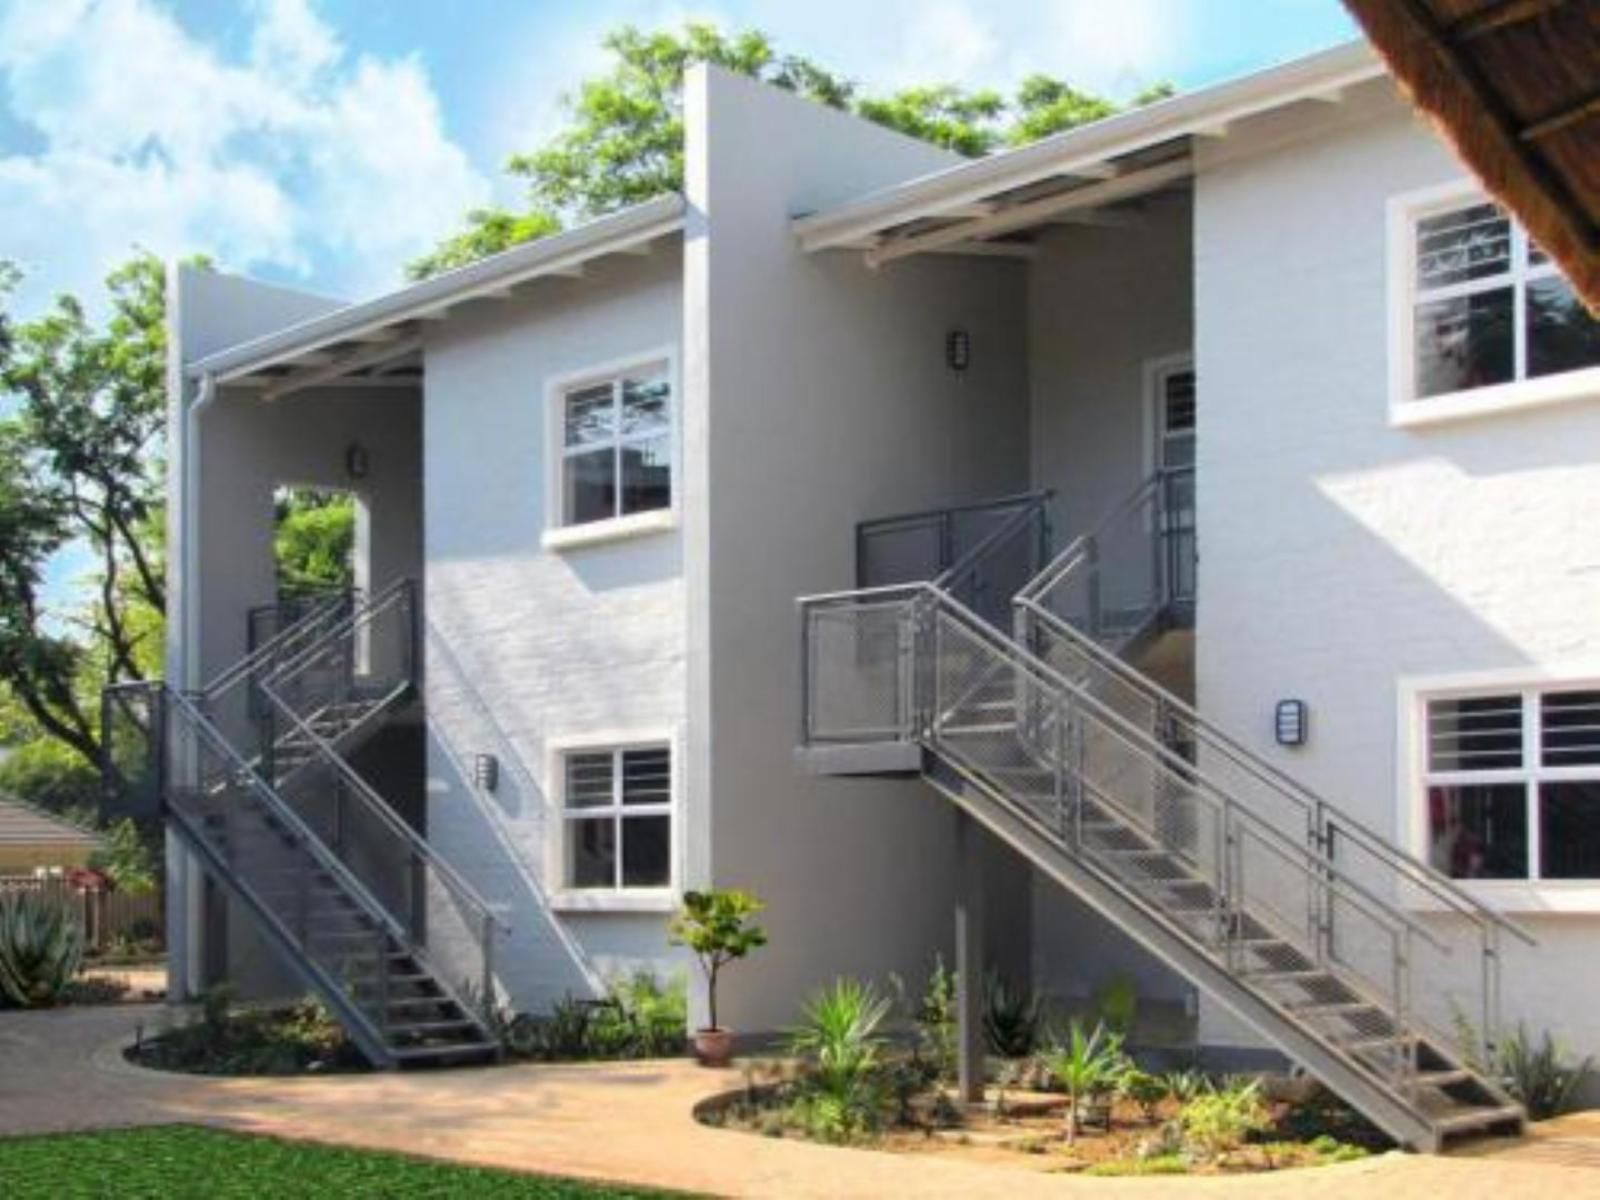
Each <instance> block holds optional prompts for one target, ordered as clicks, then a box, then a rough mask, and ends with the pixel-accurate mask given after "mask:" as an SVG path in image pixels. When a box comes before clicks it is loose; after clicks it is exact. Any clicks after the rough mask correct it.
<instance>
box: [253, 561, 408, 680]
mask: <svg viewBox="0 0 1600 1200" xmlns="http://www.w3.org/2000/svg"><path fill="white" fill-rule="evenodd" d="M415 592H416V581H415V580H413V579H411V578H409V577H408V576H403V575H402V576H401V577H399V578H398V579H394V580H391V581H390V583H389V584H388V586H386V587H385V588H384V589H383V590H382V591H381V592H379V593H377V595H375V596H372V597H370V598H368V599H367V600H364V601H362V602H361V604H359V605H357V606H356V607H355V608H353V609H352V610H351V611H350V612H349V613H348V614H347V615H346V616H345V617H344V619H343V620H342V621H341V622H340V623H339V624H337V625H335V626H333V627H332V628H331V629H328V630H326V631H325V632H324V633H323V634H322V635H321V636H320V637H318V638H317V640H316V642H315V643H313V644H312V645H310V646H307V647H305V648H304V649H302V650H301V651H300V652H299V653H298V654H297V655H296V656H295V657H293V658H289V659H285V660H284V661H283V662H280V663H279V664H278V665H277V666H276V667H274V668H273V669H272V670H271V671H270V672H269V673H268V674H267V676H266V679H265V680H264V681H263V682H269V681H270V682H277V683H281V682H283V681H284V680H285V679H287V678H289V676H291V675H294V674H296V673H297V672H298V671H299V670H300V669H301V668H302V667H303V666H305V665H306V664H307V663H309V662H311V661H313V660H314V659H315V658H316V656H317V655H318V654H320V653H322V651H323V650H324V649H325V648H326V647H327V645H328V644H329V643H331V642H333V641H334V640H335V639H338V638H343V637H346V636H348V635H350V634H352V633H354V632H355V629H356V626H357V625H358V624H367V623H370V622H371V621H372V619H373V618H374V617H377V616H379V615H381V614H382V613H384V612H386V611H388V609H389V608H391V607H392V606H394V605H395V604H398V603H400V602H401V601H402V600H404V599H411V600H414V599H415Z"/></svg>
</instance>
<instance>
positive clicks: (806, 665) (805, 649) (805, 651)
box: [800, 603, 816, 746]
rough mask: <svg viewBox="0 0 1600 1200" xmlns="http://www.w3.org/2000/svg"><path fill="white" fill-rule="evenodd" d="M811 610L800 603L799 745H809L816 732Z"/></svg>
mask: <svg viewBox="0 0 1600 1200" xmlns="http://www.w3.org/2000/svg"><path fill="white" fill-rule="evenodd" d="M812 615H813V614H812V608H811V606H810V605H808V604H805V603H802V604H801V605H800V744H801V745H802V746H809V745H811V738H812V734H813V733H814V732H815V730H816V721H815V720H814V718H813V714H812V707H813V705H814V704H815V703H816V697H815V696H813V695H812V690H813V688H812V669H811V620H812Z"/></svg>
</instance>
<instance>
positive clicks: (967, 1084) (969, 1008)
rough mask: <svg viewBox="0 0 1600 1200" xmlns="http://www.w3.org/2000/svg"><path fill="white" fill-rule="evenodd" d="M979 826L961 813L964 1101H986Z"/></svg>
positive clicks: (959, 988) (960, 1077) (959, 1061)
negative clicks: (984, 1087) (984, 1091)
mask: <svg viewBox="0 0 1600 1200" xmlns="http://www.w3.org/2000/svg"><path fill="white" fill-rule="evenodd" d="M981 837H982V830H981V829H979V827H978V825H977V822H975V821H974V820H973V819H972V818H971V817H970V816H968V815H967V814H966V813H965V812H963V811H962V810H960V809H957V810H956V1030H957V1050H956V1078H957V1086H958V1090H959V1091H960V1093H961V1099H962V1100H963V1101H965V1102H966V1103H968V1104H978V1103H981V1102H982V1100H983V1083H984V1079H983V1075H984V1036H983V961H984V946H983V941H984V938H983V901H984V896H983V892H984V888H983V845H982V843H981V841H980V838H981Z"/></svg>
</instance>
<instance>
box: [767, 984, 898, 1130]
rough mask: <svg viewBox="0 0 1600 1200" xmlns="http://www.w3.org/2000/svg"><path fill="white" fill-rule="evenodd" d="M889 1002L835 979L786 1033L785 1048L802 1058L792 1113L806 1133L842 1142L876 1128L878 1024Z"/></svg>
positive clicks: (866, 986) (880, 1082) (867, 988)
mask: <svg viewBox="0 0 1600 1200" xmlns="http://www.w3.org/2000/svg"><path fill="white" fill-rule="evenodd" d="M888 1013H889V1001H888V1000H887V999H885V998H883V997H880V996H879V995H878V994H877V991H876V990H875V989H874V988H873V987H872V985H871V984H863V983H860V982H858V981H856V980H853V979H840V980H837V981H836V982H835V983H834V985H833V986H832V987H831V988H829V989H827V990H826V991H823V992H820V993H818V994H817V995H815V996H813V997H812V998H811V999H810V1000H809V1001H808V1002H807V1004H806V1006H805V1009H804V1012H803V1014H802V1020H801V1023H800V1024H799V1025H798V1026H797V1027H795V1028H794V1029H793V1030H791V1031H790V1033H789V1049H790V1052H791V1053H792V1054H794V1055H795V1056H796V1057H797V1058H800V1059H801V1060H802V1061H803V1062H804V1063H805V1075H804V1076H803V1078H802V1080H801V1086H800V1090H799V1095H798V1096H797V1098H796V1100H795V1102H794V1105H793V1108H792V1113H793V1116H794V1118H795V1120H796V1121H797V1123H799V1124H800V1125H802V1126H803V1127H804V1128H805V1129H806V1130H807V1131H808V1132H809V1133H811V1135H812V1136H814V1137H817V1138H820V1139H822V1140H824V1141H846V1140H849V1139H851V1138H853V1137H855V1136H857V1135H858V1134H861V1133H864V1132H868V1131H870V1130H873V1129H875V1128H876V1127H877V1123H878V1111H879V1109H880V1108H881V1106H882V1104H883V1091H882V1089H883V1080H882V1078H881V1076H880V1065H881V1063H880V1055H881V1052H882V1048H883V1042H884V1039H883V1037H882V1035H880V1034H879V1032H878V1029H879V1027H880V1026H881V1025H882V1024H883V1019H884V1018H885V1017H886V1016H887V1015H888Z"/></svg>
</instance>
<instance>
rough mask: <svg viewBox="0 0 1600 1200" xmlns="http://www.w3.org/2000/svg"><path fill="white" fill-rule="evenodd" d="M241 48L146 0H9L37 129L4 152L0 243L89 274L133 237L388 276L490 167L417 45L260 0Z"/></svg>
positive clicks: (323, 278)
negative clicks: (449, 126) (353, 31)
mask: <svg viewBox="0 0 1600 1200" xmlns="http://www.w3.org/2000/svg"><path fill="white" fill-rule="evenodd" d="M250 22H251V23H250V26H249V38H248V42H247V46H246V49H245V51H244V53H243V55H241V56H240V57H239V58H238V59H237V60H230V59H227V58H224V57H223V56H222V55H221V54H220V53H219V52H218V51H217V50H216V49H214V48H213V47H211V46H208V45H206V44H204V43H203V42H201V41H199V40H198V39H196V38H195V37H193V36H192V35H191V34H189V33H188V32H187V31H185V30H184V29H183V28H182V27H181V26H180V25H179V24H178V23H177V21H176V20H175V19H174V18H173V16H172V15H171V14H170V12H168V11H167V10H166V9H165V8H162V7H159V6H158V5H157V4H155V3H154V2H153V0H14V3H12V5H11V6H10V7H9V8H0V82H3V84H4V94H5V95H6V96H7V97H8V100H9V103H8V108H9V110H10V115H11V117H12V118H13V119H14V120H16V121H17V122H19V123H21V124H23V125H25V126H28V127H31V129H32V130H34V131H35V132H36V133H37V135H38V138H39V140H40V141H41V142H42V148H40V149H38V150H37V151H36V152H30V153H14V154H12V155H9V156H0V212H4V213H5V214H6V220H5V222H4V223H3V224H0V257H9V258H15V259H17V260H18V261H19V262H21V263H23V265H24V266H25V267H26V268H28V269H29V270H30V273H31V274H32V275H33V276H34V279H35V283H34V285H33V287H34V290H33V293H32V295H25V297H24V300H25V302H26V301H28V300H30V299H31V300H34V301H37V299H38V297H39V295H40V293H41V291H42V288H43V287H45V286H48V287H49V288H50V290H73V291H78V292H80V293H84V292H92V291H93V290H94V285H95V283H96V282H97V280H98V279H99V277H100V276H101V275H102V274H103V273H104V272H105V271H106V270H107V269H108V268H109V267H110V266H112V265H114V264H115V263H117V262H119V261H120V260H122V259H123V258H125V257H126V255H127V253H128V252H129V249H130V247H131V246H133V245H134V244H138V245H142V246H145V247H148V248H149V249H151V250H154V251H156V252H157V253H161V254H177V253H193V252H205V253H209V254H211V255H213V256H215V257H216V258H217V259H218V260H219V261H220V262H221V263H222V264H223V265H224V266H226V267H228V268H230V269H237V270H262V269H268V270H274V271H277V272H280V273H288V274H290V275H299V276H301V277H310V276H311V275H312V274H313V273H315V274H316V276H317V278H318V282H319V283H322V284H324V285H325V286H326V285H328V284H329V282H330V281H332V284H333V286H337V287H340V288H342V289H345V290H348V291H350V292H353V293H357V294H359V293H361V292H364V291H369V290H373V289H375V288H378V287H383V286H387V285H391V284H393V283H394V282H395V281H396V279H397V278H398V275H399V269H400V266H401V264H402V263H403V262H404V261H405V260H406V259H407V258H408V257H411V256H413V255H415V254H416V253H418V252H419V251H421V250H423V249H426V248H427V247H428V246H430V245H431V244H432V243H433V241H434V240H436V239H437V238H438V237H439V236H441V235H442V234H444V233H447V232H448V231H449V230H450V229H451V228H452V227H453V226H454V225H455V224H456V222H457V221H459V219H460V216H461V214H462V213H463V211H465V210H466V209H467V208H469V207H471V206H473V205H475V204H481V203H483V202H484V201H485V200H486V199H487V198H488V196H489V191H490V185H489V183H488V181H487V180H486V179H484V178H483V177H482V175H481V174H480V173H479V172H478V171H477V170H476V169H475V168H474V167H473V165H472V164H471V163H470V162H469V161H468V159H467V157H466V155H465V154H464V153H463V151H462V150H461V148H460V147H459V146H457V145H456V144H455V143H453V142H452V141H451V140H450V138H449V137H448V136H447V134H446V133H445V130H444V126H443V121H442V119H441V114H440V111H439V104H438V101H437V98H436V97H435V94H434V92H433V88H432V85H431V83H430V81H429V79H428V77H427V75H426V73H425V71H424V70H423V68H422V66H421V64H420V63H419V62H418V61H416V60H415V59H411V58H406V59H379V58H376V57H374V56H371V55H367V54H360V53H352V52H350V51H349V50H348V49H347V48H346V47H344V46H343V45H342V44H341V42H340V40H339V38H338V37H337V35H336V34H335V33H334V31H333V30H332V29H331V28H330V27H329V26H328V25H327V24H326V23H325V22H324V21H322V19H321V18H320V17H319V16H318V15H317V14H316V13H315V12H314V11H313V9H312V8H311V7H310V5H309V4H308V2H307V0H255V3H253V4H252V5H251V8H250Z"/></svg>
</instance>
